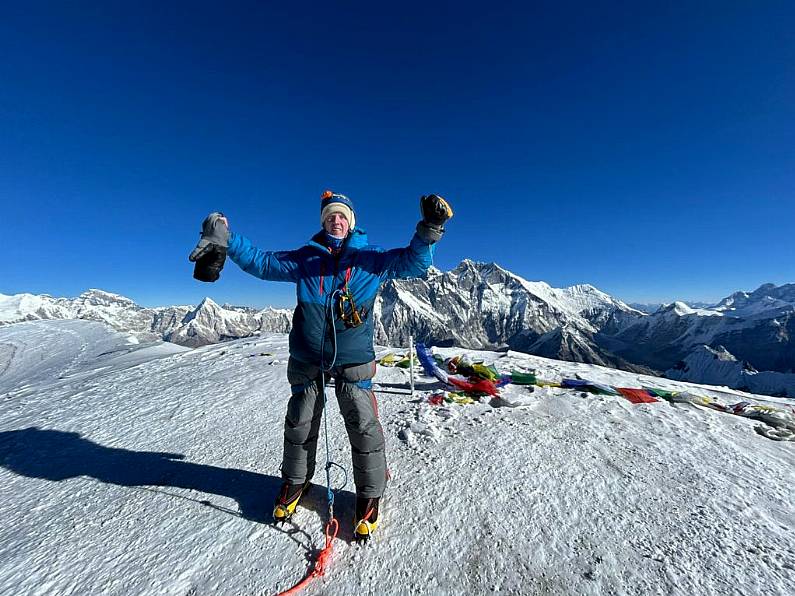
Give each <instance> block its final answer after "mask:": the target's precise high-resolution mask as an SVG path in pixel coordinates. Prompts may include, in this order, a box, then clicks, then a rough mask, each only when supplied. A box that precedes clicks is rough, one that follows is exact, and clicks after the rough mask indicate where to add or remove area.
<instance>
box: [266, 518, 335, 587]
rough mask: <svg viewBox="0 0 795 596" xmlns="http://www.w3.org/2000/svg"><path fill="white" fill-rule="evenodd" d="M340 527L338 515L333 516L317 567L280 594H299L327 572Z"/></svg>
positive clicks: (327, 526)
mask: <svg viewBox="0 0 795 596" xmlns="http://www.w3.org/2000/svg"><path fill="white" fill-rule="evenodd" d="M339 529H340V523H339V522H338V521H337V518H336V517H332V518H331V520H330V521H329V523H327V524H326V546H325V547H324V548H323V550H322V551H320V552H319V553H318V555H317V561H315V567H314V568H313V569H312V571H310V572H309V574H308V575H307V576H306V577H305V578H304V579H302V580H301V581H300V582H298V583H297V584H295V585H294V586H293V587H292V588H290V589H289V590H287V591H285V592H279V594H278V596H292V595H293V594H298V592H300V591H301V590H303V589H304V588H305V587H306V586H307V585H308V584H309V582H311V581H312V580H313V579H315V578H316V577H321V576H322V575H323V574H324V573H325V571H326V563H327V562H328V559H329V557H330V556H331V547H332V544H333V542H334V539H335V538H336V537H337V532H339Z"/></svg>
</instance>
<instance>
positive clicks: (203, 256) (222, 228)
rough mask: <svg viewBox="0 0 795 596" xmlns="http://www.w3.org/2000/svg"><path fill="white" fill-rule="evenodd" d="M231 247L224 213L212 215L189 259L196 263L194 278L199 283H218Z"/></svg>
mask: <svg viewBox="0 0 795 596" xmlns="http://www.w3.org/2000/svg"><path fill="white" fill-rule="evenodd" d="M228 245H229V222H227V220H226V217H225V216H224V214H223V213H219V212H215V213H210V215H208V216H207V218H206V219H205V220H204V223H203V224H202V234H201V239H200V240H199V243H198V244H197V245H196V248H194V249H193V252H191V253H190V256H189V257H188V259H190V260H191V261H192V262H194V263H196V266H195V267H194V268H193V277H194V278H196V279H198V280H199V281H216V280H217V279H218V278H219V277H220V276H221V269H223V268H224V261H226V248H227V246H228Z"/></svg>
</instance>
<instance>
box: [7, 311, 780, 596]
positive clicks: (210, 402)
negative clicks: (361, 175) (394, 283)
mask: <svg viewBox="0 0 795 596" xmlns="http://www.w3.org/2000/svg"><path fill="white" fill-rule="evenodd" d="M126 337H127V336H125V334H120V333H115V332H111V331H107V330H105V328H104V327H102V326H101V325H100V324H98V323H92V322H89V321H35V322H30V323H20V324H16V325H12V326H9V327H4V328H2V329H0V404H2V408H1V409H0V522H2V523H0V594H2V595H3V596H5V595H11V594H81V595H83V594H120V595H121V594H125V595H127V594H174V595H180V596H182V595H188V594H195V595H201V594H234V595H237V594H271V593H275V592H277V591H279V590H284V589H287V588H289V587H291V586H292V585H293V584H294V583H295V582H297V581H298V580H299V579H300V578H302V577H303V575H304V573H305V572H306V570H307V564H308V556H310V555H312V554H313V553H315V552H316V550H317V549H318V548H320V547H322V542H323V535H322V524H323V519H324V515H325V511H326V509H325V507H326V505H325V491H324V490H322V489H321V490H314V491H313V493H310V495H309V496H308V498H307V499H306V501H305V503H304V506H303V507H301V508H299V510H298V512H297V514H296V516H295V518H294V525H292V526H288V527H285V528H277V527H274V526H272V525H269V524H268V518H269V515H270V509H271V503H272V499H273V497H274V495H275V492H276V491H277V489H278V486H279V484H280V481H279V478H278V475H279V474H278V465H279V461H280V459H281V449H282V425H283V418H284V410H285V405H286V402H287V399H288V396H289V385H288V383H287V379H286V362H287V337H286V336H285V335H277V334H273V335H263V336H261V337H258V338H249V339H242V340H237V341H234V342H228V343H224V344H221V345H213V346H205V347H202V348H197V349H195V350H184V349H181V348H179V347H177V346H170V345H168V344H162V343H160V344H144V343H141V344H138V345H133V344H130V343H129V342H128V341H127V339H126ZM166 350H174V352H173V353H166ZM381 351H382V352H383V351H384V350H383V349H382V350H381ZM441 352H442V353H443V354H447V355H451V354H459V353H462V352H465V353H467V354H468V355H470V356H471V357H474V358H478V357H479V358H482V359H484V360H485V361H486V362H493V363H494V364H495V365H496V366H497V367H498V369H499V370H501V371H508V370H510V369H512V368H518V367H523V368H532V369H536V370H537V371H538V374H539V376H540V377H542V378H548V379H550V380H559V379H560V377H562V376H565V377H574V376H576V375H578V374H579V375H582V376H583V377H585V378H588V379H590V380H593V381H596V382H603V383H610V384H613V385H623V386H629V387H637V386H639V385H641V384H653V385H655V386H658V387H662V388H671V389H676V388H688V389H689V390H691V391H693V392H694V393H700V394H705V395H711V396H713V397H716V398H718V399H720V400H722V401H724V402H725V403H733V402H736V401H740V400H742V399H750V400H752V401H755V402H757V403H769V404H775V405H779V406H780V405H782V404H787V405H793V404H795V400H788V399H775V398H765V397H761V396H749V395H747V394H741V393H739V392H735V391H731V390H728V389H716V388H715V387H700V386H695V385H692V384H688V383H680V382H676V381H670V380H663V379H654V378H650V377H639V376H638V375H635V374H632V373H627V372H622V371H617V370H612V369H607V368H602V367H598V366H591V365H585V364H577V363H568V362H560V361H555V360H547V359H543V358H538V357H532V356H527V355H524V354H520V353H517V352H508V353H505V354H500V353H491V352H481V353H476V352H471V351H458V350H455V349H447V350H441ZM269 354H272V355H269ZM407 379H408V371H405V370H402V369H397V368H392V369H389V368H380V369H379V372H378V375H377V377H376V379H375V380H376V383H377V384H376V386H375V391H376V395H377V396H378V400H379V405H380V415H381V420H382V424H383V427H384V431H385V434H386V440H387V455H388V459H389V462H390V469H391V474H392V481H391V483H390V485H389V487H388V490H387V494H386V496H385V499H384V507H383V517H382V519H383V526H382V528H381V529H380V530H379V532H378V534H377V535H376V536H375V537H374V539H373V541H372V543H371V544H370V545H368V546H366V547H364V548H362V547H359V546H356V545H355V544H352V543H351V539H352V529H351V523H350V519H351V516H352V508H353V501H354V495H353V492H352V491H353V486H352V484H351V483H350V482H349V483H348V484H347V486H346V487H345V488H344V489H343V490H342V492H340V493H339V495H338V497H337V506H336V511H337V514H338V516H339V518H340V521H341V537H340V539H339V540H337V542H336V543H335V547H334V551H333V554H332V559H331V562H330V564H329V565H330V566H329V568H328V569H327V574H326V576H325V577H324V578H322V579H318V580H315V582H314V583H313V584H312V585H311V586H310V587H309V588H308V589H307V590H306V591H305V593H306V594H335V595H336V594H420V593H422V594H486V593H488V594H491V593H499V594H644V595H645V594H674V595H676V594H682V595H691V594H782V595H783V594H792V593H795V534H794V533H793V530H795V498H794V497H793V492H792V486H793V485H794V484H795V472H794V471H795V449H794V448H793V447H794V446H795V445H793V444H792V443H784V442H776V441H771V440H769V439H766V438H764V437H761V436H759V435H758V434H756V433H755V432H754V430H753V427H754V425H755V424H757V423H756V422H754V421H751V420H747V419H744V418H740V417H737V416H732V415H728V414H725V413H721V412H717V411H713V410H706V409H702V408H698V407H696V406H691V405H687V404H679V405H670V404H668V403H666V402H660V403H654V404H643V405H632V404H630V403H629V402H628V401H626V400H624V399H623V398H620V397H609V396H593V395H586V394H581V393H579V392H577V391H571V390H562V389H554V388H547V389H540V388H537V389H535V391H533V392H530V391H529V390H528V389H527V388H522V387H518V386H510V387H509V388H508V389H507V390H506V393H505V395H504V400H503V401H501V402H500V404H503V405H504V404H513V405H517V406H519V407H493V406H492V405H490V404H489V403H477V404H474V405H469V406H454V405H449V406H441V407H440V406H431V405H429V404H428V403H427V402H425V401H424V399H421V398H424V397H425V396H427V395H429V394H431V393H432V392H433V391H435V390H437V388H438V387H439V386H438V384H437V383H436V382H435V380H433V379H429V378H424V377H422V378H419V379H418V380H417V389H418V395H417V398H416V399H414V400H412V399H411V397H410V395H408V390H407ZM500 404H495V405H500ZM330 410H331V416H330V418H329V422H330V429H331V437H330V440H331V444H332V449H333V453H332V456H333V459H334V460H335V461H337V462H339V463H341V464H343V465H345V466H346V467H347V468H348V469H350V449H349V447H348V440H347V437H346V435H345V430H344V426H343V424H342V421H341V418H340V416H339V414H338V408H337V406H336V403H334V401H333V398H332V401H331V402H330ZM400 437H404V438H403V439H401V438H400ZM319 468H320V466H319ZM315 480H316V481H317V482H322V472H321V470H320V469H319V471H318V473H317V475H316V477H315ZM342 480H343V479H342V478H341V477H340V476H339V475H337V476H336V478H335V481H336V482H337V483H341V482H342Z"/></svg>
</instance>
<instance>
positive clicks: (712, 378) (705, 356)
mask: <svg viewBox="0 0 795 596" xmlns="http://www.w3.org/2000/svg"><path fill="white" fill-rule="evenodd" d="M665 376H666V377H668V378H669V379H674V380H677V381H690V380H696V381H697V382H699V383H706V384H711V385H726V386H728V387H733V388H735V389H741V390H743V391H748V392H750V393H762V394H767V395H776V396H779V397H795V374H793V373H781V372H773V371H763V372H759V371H757V370H756V369H755V368H754V367H753V366H751V365H750V364H749V363H748V362H742V361H740V360H738V359H737V358H736V357H735V356H734V355H733V354H731V353H730V352H729V351H728V350H727V349H726V348H725V347H723V346H718V347H717V348H711V347H709V346H705V345H701V346H698V347H697V348H695V349H693V351H692V352H690V354H688V356H687V357H686V358H685V359H684V360H682V361H680V362H678V363H677V364H676V365H675V366H674V367H673V368H671V369H669V370H667V371H665Z"/></svg>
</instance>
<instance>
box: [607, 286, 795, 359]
mask: <svg viewBox="0 0 795 596" xmlns="http://www.w3.org/2000/svg"><path fill="white" fill-rule="evenodd" d="M793 334H795V284H788V285H784V286H774V285H772V284H766V285H764V286H761V287H760V288H759V289H757V290H755V291H754V292H736V293H735V294H733V295H732V296H729V297H728V298H725V299H724V300H722V301H721V302H720V303H718V305H716V306H714V307H711V308H707V309H694V308H690V307H688V306H687V305H685V304H683V303H681V302H675V303H674V304H671V305H668V306H665V307H662V308H661V309H660V310H658V311H657V312H655V313H653V314H651V315H648V316H646V317H643V318H639V319H637V320H636V321H635V322H633V323H632V324H630V325H628V326H625V327H624V328H622V329H619V330H618V331H617V332H616V333H613V334H610V335H609V336H603V337H601V338H599V339H600V341H601V343H602V344H603V345H604V346H605V347H607V348H608V349H610V350H612V351H613V352H614V353H616V354H618V355H619V356H621V357H623V358H626V359H627V360H629V361H631V362H636V363H640V364H645V365H647V366H650V367H651V368H654V369H657V370H667V369H670V368H671V367H673V366H674V365H676V363H677V362H679V361H681V360H684V359H685V358H686V357H687V356H688V355H689V354H690V353H691V352H692V351H693V350H694V349H696V348H698V347H700V346H703V345H706V346H711V347H713V348H717V347H718V346H722V347H723V348H724V349H725V350H727V351H728V352H730V353H731V354H733V355H734V356H735V357H737V358H738V359H740V360H744V361H746V362H748V363H750V365H751V366H753V367H754V368H755V369H756V370H762V371H765V370H767V371H777V372H782V373H790V372H793V371H795V344H794V343H793V342H792V341H791V338H792V337H793Z"/></svg>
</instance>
